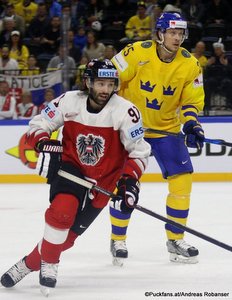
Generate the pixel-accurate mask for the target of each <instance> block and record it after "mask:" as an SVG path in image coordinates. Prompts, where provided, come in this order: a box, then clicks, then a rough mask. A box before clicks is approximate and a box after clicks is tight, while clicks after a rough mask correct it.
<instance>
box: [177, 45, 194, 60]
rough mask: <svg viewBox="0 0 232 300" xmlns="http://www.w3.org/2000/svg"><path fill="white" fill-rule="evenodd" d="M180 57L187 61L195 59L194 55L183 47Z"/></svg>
mask: <svg viewBox="0 0 232 300" xmlns="http://www.w3.org/2000/svg"><path fill="white" fill-rule="evenodd" d="M180 55H181V56H182V57H184V58H187V59H188V58H191V57H193V56H192V54H191V53H190V52H189V51H188V50H187V49H185V48H182V47H180Z"/></svg>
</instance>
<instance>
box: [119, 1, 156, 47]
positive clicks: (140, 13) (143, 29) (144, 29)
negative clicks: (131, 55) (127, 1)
mask: <svg viewBox="0 0 232 300" xmlns="http://www.w3.org/2000/svg"><path fill="white" fill-rule="evenodd" d="M125 34H126V39H123V40H122V41H123V42H124V41H127V40H128V41H129V40H133V41H141V40H146V39H150V38H151V18H150V16H147V15H146V3H145V2H144V1H139V2H138V4H137V14H136V15H134V16H132V17H130V18H129V20H128V22H127V23H126V28H125Z"/></svg>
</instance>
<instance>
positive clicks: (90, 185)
mask: <svg viewBox="0 0 232 300" xmlns="http://www.w3.org/2000/svg"><path fill="white" fill-rule="evenodd" d="M58 175H60V176H61V177H64V178H66V179H68V180H71V181H73V182H75V183H77V184H80V185H82V186H84V187H86V188H88V189H92V190H96V191H98V192H99V193H102V194H104V195H106V196H109V197H111V198H113V197H115V196H116V195H115V194H114V193H111V192H109V191H107V190H105V189H103V188H101V187H99V186H97V185H95V184H93V183H91V182H89V181H87V180H84V179H82V178H79V177H77V176H75V175H72V174H70V173H68V172H66V171H63V170H59V171H58ZM134 208H135V209H136V210H139V211H141V212H143V213H144V214H146V215H149V216H151V217H153V218H156V219H158V220H160V221H163V222H165V223H168V224H170V225H173V226H175V227H177V228H179V229H182V230H184V231H186V232H189V233H191V234H193V235H195V236H197V237H199V238H201V239H203V240H205V241H207V242H209V243H211V244H214V245H216V246H218V247H221V248H223V249H225V250H228V251H230V252H232V246H230V245H227V244H225V243H223V242H220V241H218V240H216V239H214V238H212V237H210V236H207V235H205V234H203V233H201V232H198V231H196V230H194V229H191V228H189V227H187V226H185V225H183V224H180V223H178V222H175V221H173V220H170V219H168V218H166V217H163V216H162V215H159V214H157V213H155V212H154V211H151V210H149V209H147V208H145V207H142V206H140V205H138V204H137V205H135V206H134Z"/></svg>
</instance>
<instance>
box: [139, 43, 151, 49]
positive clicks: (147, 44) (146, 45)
mask: <svg viewBox="0 0 232 300" xmlns="http://www.w3.org/2000/svg"><path fill="white" fill-rule="evenodd" d="M151 46H152V42H143V43H142V44H141V47H143V48H150V47H151Z"/></svg>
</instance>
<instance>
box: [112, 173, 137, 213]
mask: <svg viewBox="0 0 232 300" xmlns="http://www.w3.org/2000/svg"><path fill="white" fill-rule="evenodd" d="M117 188H118V192H117V195H116V197H114V198H112V200H111V202H110V206H111V207H113V208H114V209H116V210H119V211H121V212H122V213H124V214H130V213H132V211H133V209H134V207H133V206H134V205H135V204H137V203H138V200H139V188H140V183H139V181H138V180H137V179H135V178H133V177H124V176H123V177H122V178H120V179H119V181H118V182H117Z"/></svg>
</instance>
